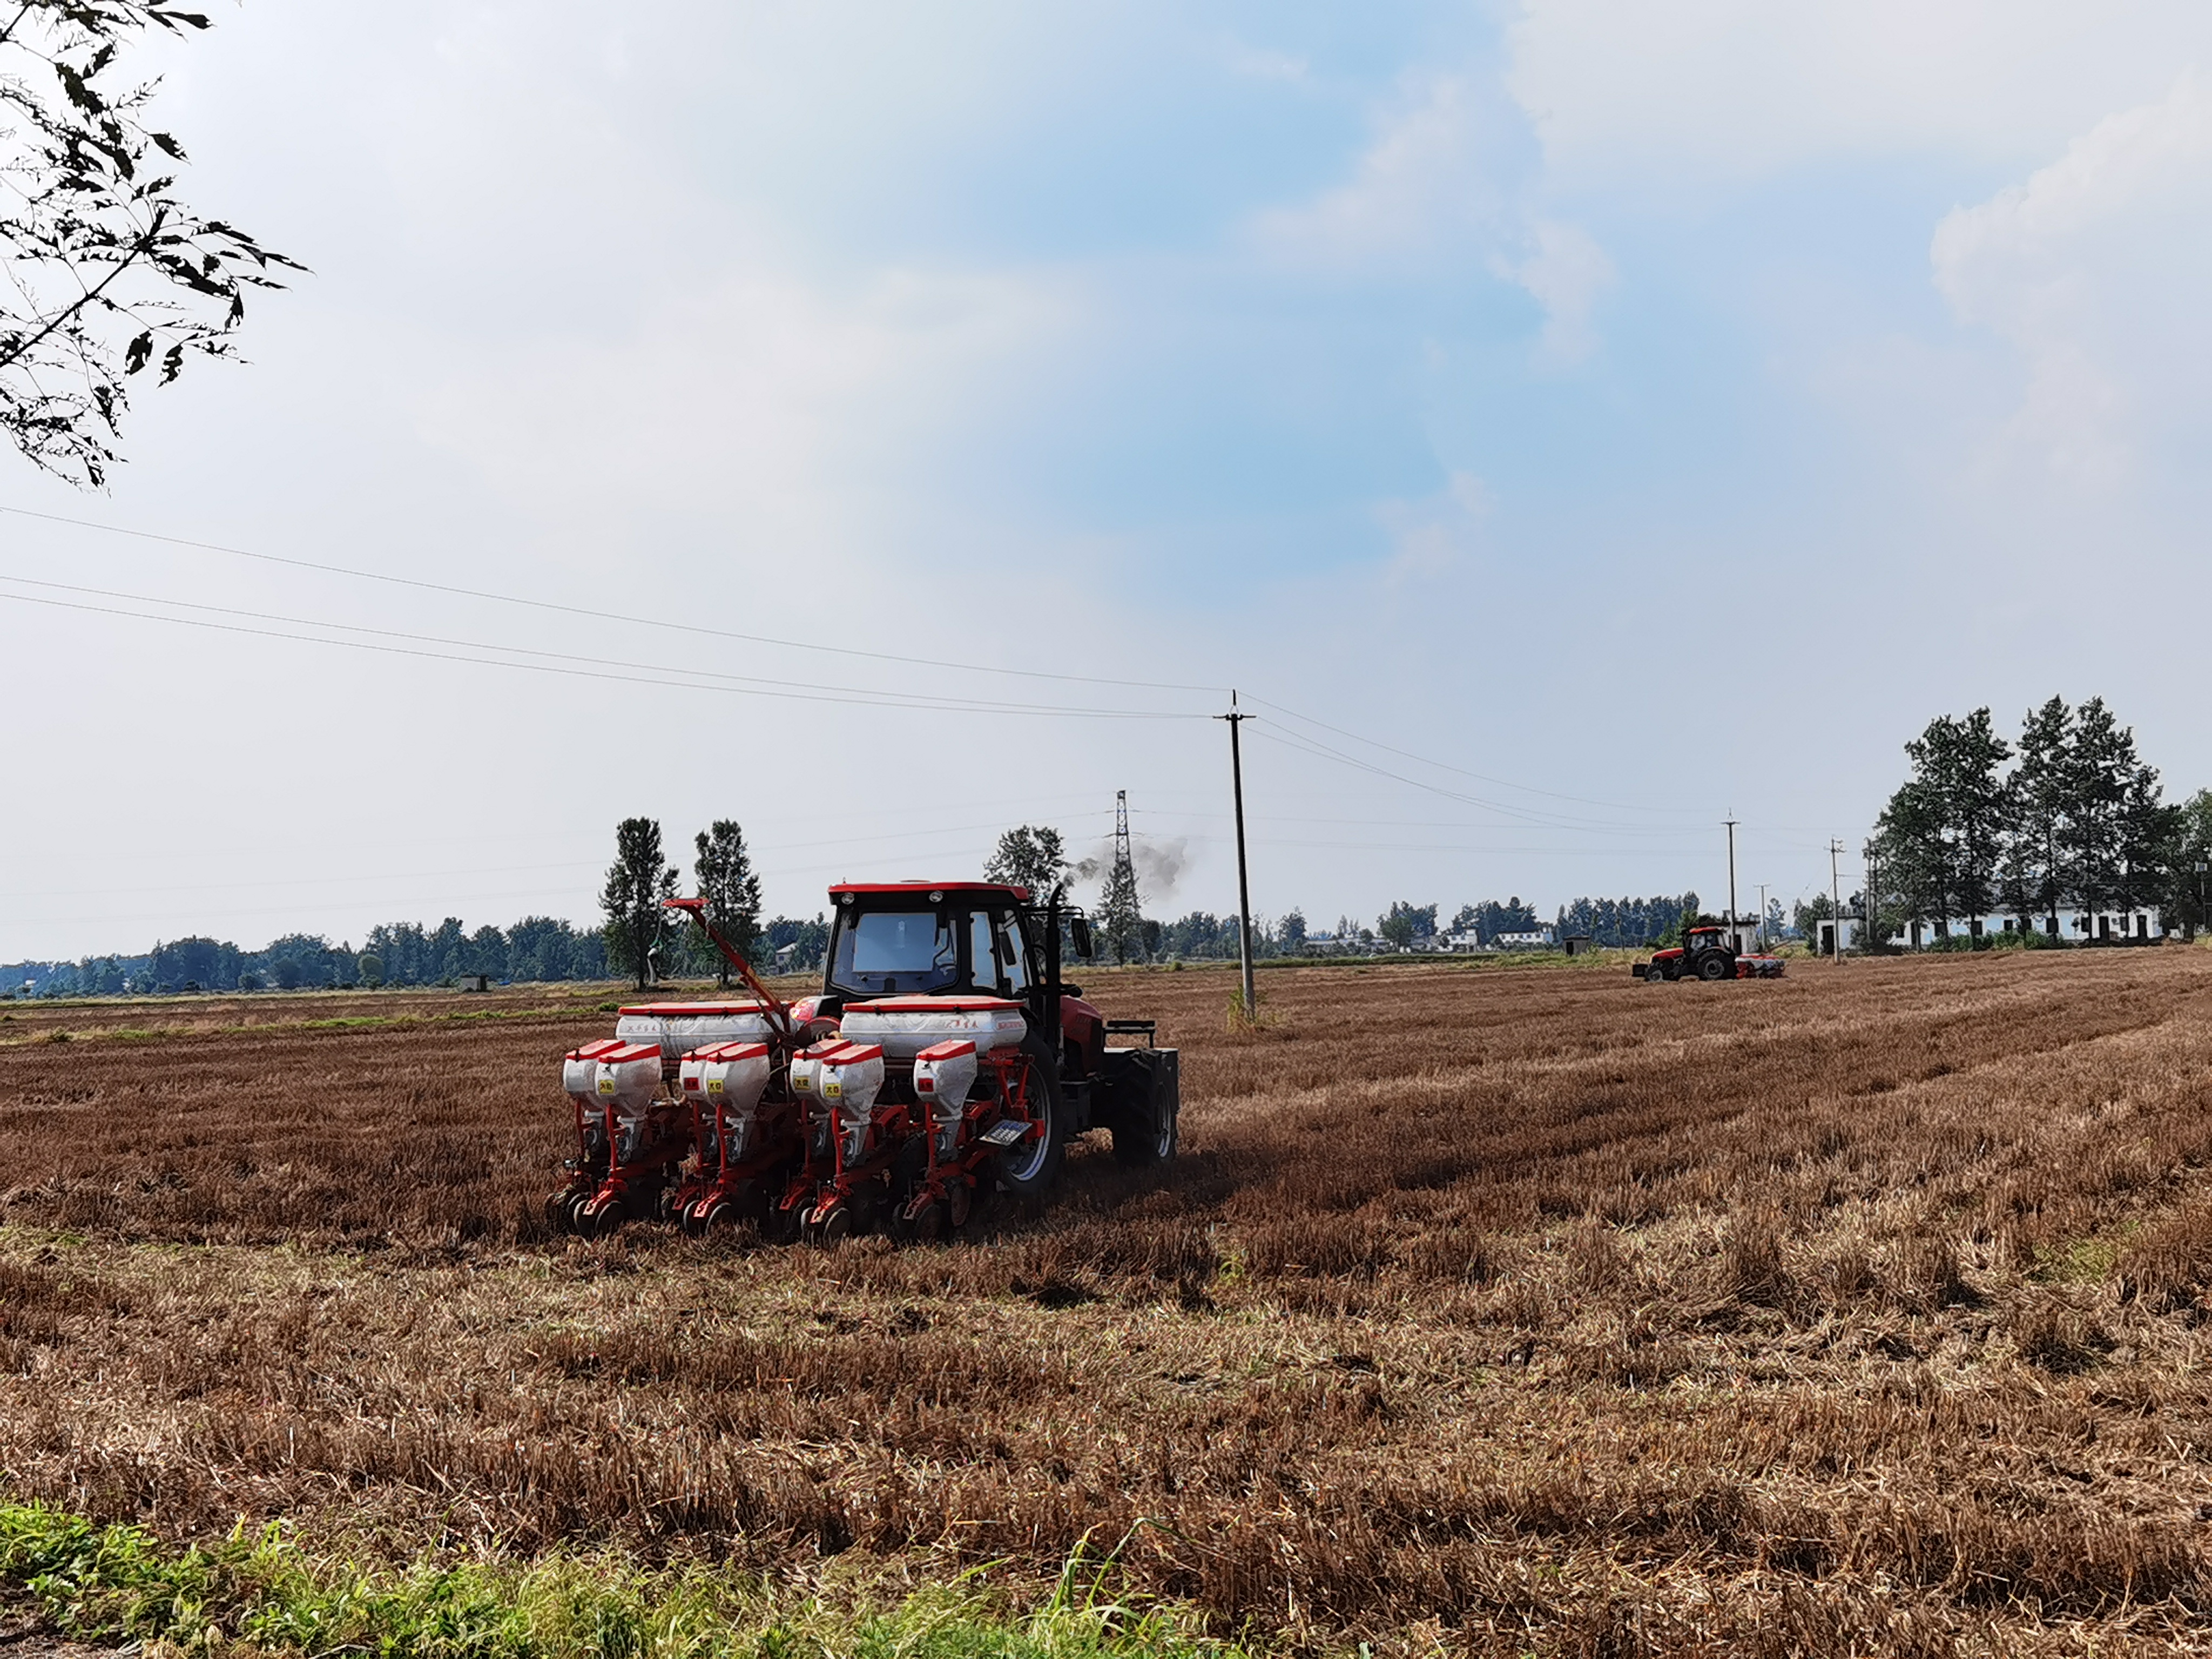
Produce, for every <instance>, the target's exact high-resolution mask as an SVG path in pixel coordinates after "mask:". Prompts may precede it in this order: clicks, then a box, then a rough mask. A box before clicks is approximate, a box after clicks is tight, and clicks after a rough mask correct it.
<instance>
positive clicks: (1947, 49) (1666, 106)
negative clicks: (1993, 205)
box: [1509, 0, 2212, 191]
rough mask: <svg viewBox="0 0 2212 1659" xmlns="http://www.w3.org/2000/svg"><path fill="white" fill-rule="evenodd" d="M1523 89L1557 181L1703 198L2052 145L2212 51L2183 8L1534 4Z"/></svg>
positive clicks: (1831, 0)
mask: <svg viewBox="0 0 2212 1659" xmlns="http://www.w3.org/2000/svg"><path fill="white" fill-rule="evenodd" d="M1511 43H1512V52H1513V67H1512V70H1511V72H1510V76H1509V84H1510V87H1511V88H1512V90H1513V92H1514V94H1515V95H1516V97H1517V98H1518V99H1519V100H1520V102H1521V104H1522V106H1523V107H1524V108H1525V109H1526V110H1527V111H1528V114H1529V118H1530V119H1531V120H1532V121H1533V122H1534V125H1535V127H1536V130H1537V132H1538V134H1539V135H1540V137H1541V139H1542V141H1543V145H1544V150H1545V155H1546V158H1547V161H1548V162H1549V163H1550V164H1551V167H1552V168H1553V175H1554V177H1555V179H1558V180H1559V181H1561V182H1565V183H1569V184H1571V185H1598V186H1604V185H1613V184H1620V183H1624V182H1628V183H1634V184H1637V185H1641V186H1644V187H1647V188H1657V189H1662V190H1669V191H1674V190H1692V191H1694V190H1695V189H1697V188H1698V187H1699V186H1700V185H1705V184H1706V183H1708V182H1711V181H1719V182H1723V183H1725V182H1729V181H1741V180H1748V179H1759V178H1764V177H1769V176H1771V175H1773V174H1775V173H1779V172H1782V171H1784V170H1785V169H1787V168H1790V167H1795V166H1797V165H1799V164H1802V163H1804V162H1807V161H1817V160H1819V159H1820V158H1822V157H1826V156H1832V155H1913V154H1917V153H1922V152H1925V151H1927V150H1929V149H1945V150H1949V151H1952V152H1954V153H1956V154H1959V155H1964V156H1966V157H1969V158H1974V159H1979V160H1992V159H1994V160H2000V161H2002V160H2010V159H2013V158H2015V157H2019V156H2023V155H2033V154H2034V153H2036V152H2037V151H2039V150H2042V151H2046V152H2047V150H2048V149H2049V148H2050V147H2051V145H2052V144H2054V143H2059V142H2063V139H2064V138H2065V137H2067V136H2069V135H2070V134H2072V133H2075V132H2078V131H2081V130H2082V128H2084V127H2085V126H2087V125H2088V124H2089V123H2090V122H2091V121H2093V120H2094V119H2095V118H2096V117H2097V116H2098V115H2099V114H2100V113H2102V112H2105V111H2108V110H2111V109H2113V108H2115V107H2119V106H2124V105H2126V104H2129V103H2132V102H2136V101H2139V100H2142V99H2143V98H2145V97H2148V96H2149V95H2151V94H2153V93H2154V91H2155V90H2156V89H2157V88H2158V87H2159V86H2160V85H2161V84H2162V82H2163V80H2164V79H2165V78H2166V77H2167V76H2171V74H2172V65H2173V64H2175V63H2177V62H2186V61H2188V60H2189V59H2191V58H2198V57H2203V56H2204V55H2205V54H2206V53H2207V52H2208V51H2212V12H2208V11H2207V9H2205V8H2203V6H2201V5H2193V4H2188V3H2183V0H2106V3H2103V4H2099V5H2095V6H2084V5H2081V4H2079V3H2075V0H1948V3H1942V4H1929V3H1927V0H1802V3H1793V4H1790V5H1786V6H1785V5H1777V4H1774V3H1773V0H1668V3H1654V0H1524V3H1523V7H1522V15H1521V16H1520V18H1519V20H1518V21H1516V23H1515V25H1514V26H1513V28H1512V30H1511Z"/></svg>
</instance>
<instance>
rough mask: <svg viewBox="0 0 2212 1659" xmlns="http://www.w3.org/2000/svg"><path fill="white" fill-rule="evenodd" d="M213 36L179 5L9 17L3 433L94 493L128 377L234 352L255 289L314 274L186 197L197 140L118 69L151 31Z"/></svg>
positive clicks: (31, 10) (0, 159) (3, 82)
mask: <svg viewBox="0 0 2212 1659" xmlns="http://www.w3.org/2000/svg"><path fill="white" fill-rule="evenodd" d="M207 27H209V20H208V19H207V18H206V17H205V16H204V15H201V14H199V13H197V12H191V11H185V10H181V9H178V8H177V7H175V6H173V5H172V4H169V3H167V0H18V3H17V4H16V5H15V7H14V8H13V9H12V10H9V11H7V12H5V13H4V14H0V430H4V431H5V433H6V435H7V436H8V439H9V441H11V442H12V443H14V445H15V447H16V448H17V449H18V450H19V451H21V453H22V454H23V455H24V456H26V457H27V459H29V460H31V461H32V462H33V464H34V465H38V466H40V467H41V468H43V469H44V470H45V471H48V472H51V473H53V474H54V475H55V476H57V477H64V478H67V479H69V480H70V482H72V483H78V484H81V485H84V486H87V487H89V488H94V489H97V488H99V487H100V486H101V485H102V484H104V483H106V477H107V470H108V468H109V467H111V466H112V465H114V464H115V463H116V462H117V461H118V460H119V459H121V457H120V453H119V452H118V448H117V447H116V446H117V444H118V442H119V441H120V438H121V435H122V419H123V416H124V413H125V410H126V409H127V408H128V406H129V403H130V398H129V385H128V383H129V382H130V381H131V379H132V378H133V377H134V376H136V375H138V374H142V373H143V372H144V371H146V370H147V369H149V368H154V367H155V365H156V364H158V365H159V368H158V370H157V371H156V372H157V374H158V378H159V382H160V384H161V385H165V386H166V385H167V384H168V383H169V382H170V381H172V380H175V379H176V378H177V376H178V375H179V374H181V373H182V372H183V371H184V367H185V360H186V359H187V358H189V357H193V356H200V357H231V356H236V355H237V353H236V343H235V339H234V336H235V334H236V332H237V330H238V327H239V325H240V323H241V322H243V321H244V320H245V317H246V293H247V290H249V289H256V288H259V289H275V288H281V287H283V283H282V282H281V281H279V280H278V279H277V277H276V276H275V275H273V274H272V273H273V272H276V271H278V270H304V269H305V267H304V266H301V264H298V263H297V262H295V261H294V260H292V259H290V258H286V257H285V256H284V255H283V254H281V253H278V252H274V251H272V250H270V249H269V248H266V247H264V246H261V244H260V243H259V242H258V241H257V240H254V238H253V237H252V236H250V235H248V234H246V232H244V231H242V230H240V229H239V228H237V227H236V226H234V225H232V224H229V223H227V222H224V221H222V220H220V219H210V218H206V217H204V216H201V215H200V214H198V213H197V212H196V211H194V210H192V208H191V206H190V205H189V204H187V203H186V202H185V200H184V199H183V197H182V196H181V195H180V194H179V188H178V170H179V168H180V167H182V165H183V163H184V161H185V151H184V147H183V146H182V145H181V144H179V143H178V142H177V140H176V138H175V137H174V136H173V134H171V133H168V132H167V131H161V129H159V128H157V127H155V126H152V125H149V124H148V120H149V115H150V106H151V104H152V101H153V98H154V94H155V90H156V88H157V87H158V85H159V83H158V82H151V81H145V82H135V83H134V82H129V81H128V80H127V79H125V78H123V77H122V75H121V69H120V62H119V59H120V55H121V52H122V49H123V48H124V47H125V46H126V45H127V44H128V43H129V42H130V41H131V40H133V39H134V38H136V37H137V36H139V35H140V34H142V33H144V32H145V31H147V30H149V29H160V30H163V31H166V32H167V33H170V34H178V35H181V34H184V33H186V32H188V31H191V32H197V31H199V30H204V29H205V28H207Z"/></svg>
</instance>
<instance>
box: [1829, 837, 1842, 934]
mask: <svg viewBox="0 0 2212 1659" xmlns="http://www.w3.org/2000/svg"><path fill="white" fill-rule="evenodd" d="M1843 850H1844V844H1843V842H1839V841H1835V840H1831V841H1830V842H1828V910H1829V913H1830V914H1831V915H1832V916H1833V917H1834V918H1835V920H1834V921H1833V922H1832V923H1831V924H1830V925H1831V926H1832V927H1834V929H1835V932H1834V933H1832V935H1830V937H1831V938H1832V939H1833V941H1834V944H1835V959H1836V961H1837V962H1838V963H1841V962H1842V961H1843V959H1844V884H1843V878H1842V877H1841V876H1840V875H1838V873H1837V871H1836V860H1837V858H1838V856H1840V855H1841V854H1842V853H1843Z"/></svg>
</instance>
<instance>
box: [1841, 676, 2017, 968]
mask: <svg viewBox="0 0 2212 1659" xmlns="http://www.w3.org/2000/svg"><path fill="white" fill-rule="evenodd" d="M1905 755H1906V757H1908V758H1909V759H1910V760H1911V763H1912V772H1911V775H1910V776H1909V777H1907V778H1906V780H1905V782H1904V784H1903V785H1902V786H1901V787H1899V789H1898V792H1897V793H1895V794H1894V795H1893V796H1891V797H1890V799H1889V804H1888V805H1887V806H1886V807H1885V808H1883V810H1882V814H1881V818H1880V819H1879V820H1878V821H1877V823H1876V836H1875V840H1876V845H1877V848H1878V852H1879V854H1880V855H1881V859H1882V861H1883V862H1884V863H1886V864H1887V866H1889V869H1890V879H1891V880H1892V881H1893V883H1894V884H1895V885H1896V887H1897V889H1898V890H1899V891H1900V892H1902V893H1903V894H1904V895H1905V898H1906V902H1907V904H1908V905H1909V906H1910V907H1911V908H1913V909H1914V910H1915V911H1916V912H1917V913H1918V914H1920V915H1926V916H1929V917H1930V918H1932V919H1933V920H1934V921H1935V923H1936V932H1937V933H1949V931H1950V919H1951V918H1952V917H1954V916H1978V915H1982V914H1983V913H1984V912H1985V911H1986V910H1988V909H1989V908H1990V906H1991V904H1992V902H1994V901H1995V899H1996V889H1997V878H1998V874H1999V871H2000V867H2001V866H2002V861H2003V857H2004V849H2005V836H2006V831H2007V829H2008V823H2009V819H2010V816H2011V814H2010V802H2009V800H2008V797H2007V793H2006V790H2005V786H2004V782H2003V781H2002V779H2001V778H2000V777H1999V776H1998V774H1997V769H1998V768H1999V767H2000V766H2001V765H2002V764H2003V763H2005V762H2006V761H2008V760H2009V759H2010V758H2011V757H2012V748H2011V745H2010V744H2007V743H2006V742H2005V740H2004V739H2003V738H2001V737H1999V736H1998V735H1997V734H1996V727H1995V726H1994V725H1993V724H1992V723H1991V721H1990V711H1989V710H1988V709H1986V708H1977V709H1976V710H1974V712H1973V713H1972V714H1969V715H1967V716H1966V718H1965V719H1964V720H1954V719H1953V718H1951V717H1950V716H1949V715H1948V714H1945V715H1940V716H1938V717H1937V718H1936V719H1935V720H1931V721H1929V724H1928V729H1927V730H1926V731H1924V732H1922V733H1921V734H1920V735H1919V736H1918V737H1917V738H1913V739H1912V740H1911V742H1909V743H1907V744H1905Z"/></svg>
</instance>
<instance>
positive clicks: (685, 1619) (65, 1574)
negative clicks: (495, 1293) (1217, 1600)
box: [0, 1504, 1242, 1659]
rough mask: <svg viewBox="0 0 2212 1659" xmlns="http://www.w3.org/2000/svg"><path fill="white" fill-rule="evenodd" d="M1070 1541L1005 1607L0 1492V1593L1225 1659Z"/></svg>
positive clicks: (98, 1636)
mask: <svg viewBox="0 0 2212 1659" xmlns="http://www.w3.org/2000/svg"><path fill="white" fill-rule="evenodd" d="M1107 1571H1109V1564H1108V1563H1106V1562H1105V1561H1104V1560H1103V1559H1101V1558H1097V1557H1092V1558H1084V1557H1082V1556H1079V1557H1078V1558H1076V1559H1073V1560H1072V1561H1071V1562H1070V1563H1069V1565H1068V1567H1067V1569H1066V1571H1064V1572H1063V1573H1062V1574H1061V1576H1060V1583H1059V1585H1058V1587H1057V1589H1055V1590H1054V1592H1053V1593H1052V1594H1051V1595H1048V1596H1047V1597H1045V1598H1043V1599H1042V1601H1039V1602H1038V1603H1037V1604H1036V1605H1035V1606H1031V1607H1013V1606H1011V1605H1009V1604H1008V1603H1007V1602H1006V1601H1005V1600H1004V1599H1003V1598H1001V1597H998V1596H994V1595H992V1594H990V1593H989V1592H987V1590H986V1589H983V1588H982V1587H981V1584H980V1583H979V1582H978V1579H977V1577H975V1575H973V1574H970V1575H967V1576H964V1577H962V1578H960V1579H957V1580H955V1581H954V1582H952V1583H948V1584H945V1585H941V1586H938V1587H936V1588H933V1589H927V1590H924V1591H921V1592H919V1593H915V1594H912V1595H907V1596H905V1597H903V1598H902V1599H901V1600H899V1601H895V1602H888V1603H879V1604H878V1605H876V1606H873V1607H869V1606H866V1605H860V1606H842V1605H833V1604H831V1603H829V1602H828V1601H824V1600H823V1599H822V1598H820V1597H818V1596H814V1595H802V1594H800V1593H799V1592H798V1591H795V1590H786V1589H779V1588H778V1587H777V1586H776V1585H775V1584H774V1583H771V1582H769V1581H768V1580H766V1579H763V1578H760V1577H747V1576H744V1575H740V1574H738V1573H734V1572H730V1571H720V1570H717V1569H714V1568H711V1567H707V1566H703V1565H683V1566H671V1567H645V1566H641V1565H638V1564H637V1563H635V1562H633V1561H630V1560H629V1559H626V1558H623V1557H621V1556H618V1555H611V1554H605V1555H552V1556H547V1557H544V1558H540V1559H536V1560H533V1561H522V1562H515V1561H507V1560H501V1559H468V1560H462V1561H458V1562H454V1561H437V1560H433V1559H428V1558H424V1559H418V1560H416V1561H415V1562H413V1563H411V1564H408V1565H400V1566H396V1567H362V1566H359V1565H355V1564H354V1563H352V1562H350V1561H348V1560H344V1559H338V1558H335V1557H319V1556H315V1555H313V1554H310V1553H308V1552H307V1551H305V1550H303V1549H301V1547H298V1546H297V1545H296V1544H295V1543H293V1542H291V1541H289V1540H288V1539H287V1538H286V1537H285V1536H284V1534H283V1531H282V1529H281V1528H276V1527H270V1528H267V1529H265V1530H264V1531H261V1532H258V1533H249V1532H246V1531H245V1530H244V1529H243V1528H241V1529H240V1530H239V1531H237V1532H234V1533H233V1534H231V1535H230V1536H229V1537H228V1538H227V1539H224V1540H222V1541H220V1542H216V1543H213V1544H198V1545H191V1546H185V1547H177V1546H171V1545H167V1544H164V1543H162V1542H161V1541H157V1540H155V1538H153V1537H152V1536H150V1535H149V1534H147V1533H146V1532H144V1531H143V1530H142V1529H141V1528H137V1527H129V1526H112V1525H103V1524H100V1523H99V1522H93V1521H88V1520H87V1519H85V1518H84V1517H82V1516H75V1515H71V1514H69V1513H67V1512H65V1511H63V1510H55V1509H50V1508H47V1507H46V1506H45V1505H43V1504H0V1592H4V1593H5V1594H6V1595H9V1597H10V1598H11V1599H12V1598H20V1599H21V1601H24V1602H27V1603H28V1604H29V1606H30V1607H32V1608H33V1609H35V1610H36V1612H37V1613H39V1614H40V1615H41V1616H42V1617H43V1619H44V1620H45V1622H46V1624H47V1625H48V1626H50V1627H52V1629H54V1630H56V1631H58V1632H62V1633H64V1634H65V1635H68V1636H70V1637H73V1638H77V1639H79V1640H82V1641H88V1642H101V1643H114V1644H150V1643H158V1644H162V1645H163V1646H164V1647H167V1648H171V1649H175V1650H183V1651H186V1652H193V1653H210V1654H212V1653H218V1652H220V1651H222V1650H223V1649H225V1648H227V1647H229V1646H232V1645H234V1644H236V1645H242V1646H246V1647H248V1648H253V1649H259V1650H266V1651H269V1652H274V1653H285V1654H300V1655H312V1656H318V1659H323V1656H331V1655H337V1654H344V1655H351V1656H374V1659H412V1656H422V1659H829V1656H833V1655H835V1656H840V1659H842V1656H848V1655H849V1656H853V1659H969V1656H975V1659H1241V1654H1242V1650H1239V1649H1237V1648H1233V1647H1231V1646H1229V1645H1227V1644H1223V1643H1220V1642H1218V1641H1213V1640H1210V1639H1208V1638H1205V1637H1202V1636H1200V1635H1198V1634H1197V1633H1195V1632H1194V1630H1193V1629H1192V1627H1191V1626H1190V1625H1189V1624H1188V1622H1187V1621H1185V1620H1182V1619H1179V1618H1177V1617H1176V1616H1174V1614H1173V1613H1170V1611H1168V1610H1164V1609H1160V1608H1144V1609H1140V1608H1138V1607H1133V1606H1129V1605H1125V1604H1123V1603H1122V1602H1120V1601H1112V1600H1109V1599H1107V1598H1106V1597H1105V1596H1104V1595H1103V1583H1104V1579H1105V1577H1106V1575H1107Z"/></svg>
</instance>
